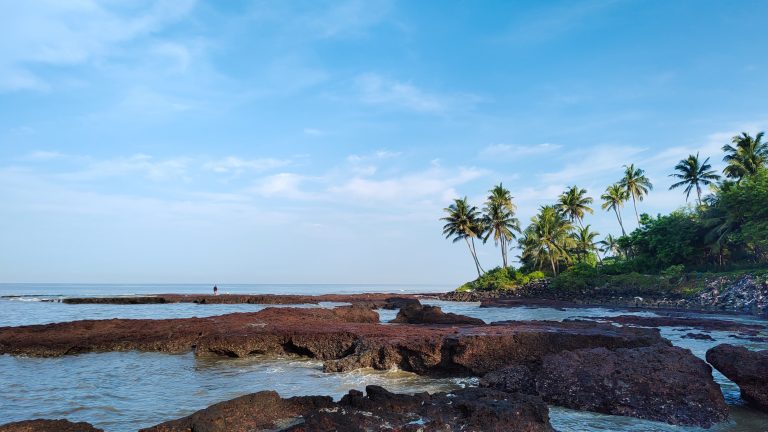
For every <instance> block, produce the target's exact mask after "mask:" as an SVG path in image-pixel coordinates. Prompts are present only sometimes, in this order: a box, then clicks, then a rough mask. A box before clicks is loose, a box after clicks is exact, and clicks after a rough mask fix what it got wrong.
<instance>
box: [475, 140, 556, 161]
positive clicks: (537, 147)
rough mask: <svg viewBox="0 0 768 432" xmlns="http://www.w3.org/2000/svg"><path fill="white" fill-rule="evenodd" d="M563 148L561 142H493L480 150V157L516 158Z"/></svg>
mask: <svg viewBox="0 0 768 432" xmlns="http://www.w3.org/2000/svg"><path fill="white" fill-rule="evenodd" d="M560 148H562V146H561V145H560V144H550V143H542V144H534V145H512V144H493V145H489V146H488V147H485V148H484V149H482V150H481V151H480V155H479V156H480V157H482V158H488V159H515V158H519V157H525V156H531V155H538V154H544V153H549V152H552V151H555V150H558V149H560Z"/></svg>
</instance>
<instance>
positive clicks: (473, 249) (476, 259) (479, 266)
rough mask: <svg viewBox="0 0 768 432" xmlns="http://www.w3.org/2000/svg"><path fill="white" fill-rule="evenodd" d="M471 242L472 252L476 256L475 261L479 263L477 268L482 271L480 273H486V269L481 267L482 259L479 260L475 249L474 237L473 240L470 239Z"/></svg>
mask: <svg viewBox="0 0 768 432" xmlns="http://www.w3.org/2000/svg"><path fill="white" fill-rule="evenodd" d="M470 241H471V242H472V251H474V254H473V255H474V257H475V261H476V262H477V267H478V268H479V269H480V271H481V272H482V273H485V269H484V268H483V266H481V265H480V259H479V258H477V248H475V238H474V237H472V238H471V239H470Z"/></svg>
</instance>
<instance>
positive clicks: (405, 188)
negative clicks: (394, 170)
mask: <svg viewBox="0 0 768 432" xmlns="http://www.w3.org/2000/svg"><path fill="white" fill-rule="evenodd" d="M485 174H486V172H485V171H484V170H480V169H476V168H459V169H458V170H448V169H444V168H430V169H428V170H426V171H423V172H416V173H410V174H405V175H401V176H396V177H390V178H386V179H368V178H361V177H355V178H352V179H350V180H348V181H345V182H343V183H342V184H339V185H334V186H332V187H330V188H329V192H330V193H331V194H333V195H337V196H342V197H346V198H347V199H349V198H353V199H362V200H366V201H376V202H382V201H387V202H392V203H397V204H407V203H411V202H413V201H414V200H424V199H427V200H441V201H444V200H446V199H450V198H453V197H455V196H458V194H457V193H456V191H455V189H454V187H456V186H459V185H462V184H465V183H468V182H470V181H472V180H475V179H477V178H479V177H482V176H483V175H485Z"/></svg>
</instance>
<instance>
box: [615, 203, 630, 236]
mask: <svg viewBox="0 0 768 432" xmlns="http://www.w3.org/2000/svg"><path fill="white" fill-rule="evenodd" d="M613 211H614V213H616V219H617V220H618V221H619V226H620V227H621V235H623V236H625V235H627V232H626V231H624V224H623V223H621V215H619V211H618V210H617V209H616V207H614V208H613Z"/></svg>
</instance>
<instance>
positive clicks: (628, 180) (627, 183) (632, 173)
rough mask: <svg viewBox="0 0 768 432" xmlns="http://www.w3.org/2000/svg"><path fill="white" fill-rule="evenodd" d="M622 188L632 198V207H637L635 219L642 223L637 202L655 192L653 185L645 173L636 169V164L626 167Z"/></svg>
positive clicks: (621, 183)
mask: <svg viewBox="0 0 768 432" xmlns="http://www.w3.org/2000/svg"><path fill="white" fill-rule="evenodd" d="M619 184H620V185H621V187H623V188H624V190H625V191H626V192H627V196H630V197H632V205H633V206H634V207H635V217H637V223H638V224H639V223H640V215H639V214H638V213H637V201H642V200H643V197H644V196H645V195H648V191H650V190H653V185H652V184H651V181H650V180H648V177H646V176H645V171H644V170H641V169H640V168H635V164H630V165H624V178H622V179H621V181H620V182H619Z"/></svg>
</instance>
